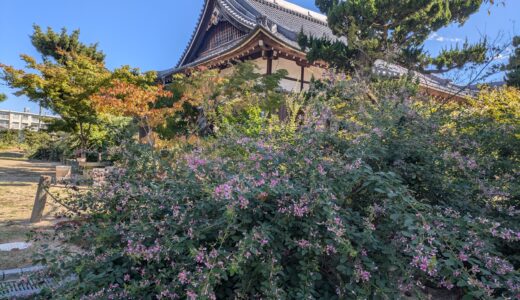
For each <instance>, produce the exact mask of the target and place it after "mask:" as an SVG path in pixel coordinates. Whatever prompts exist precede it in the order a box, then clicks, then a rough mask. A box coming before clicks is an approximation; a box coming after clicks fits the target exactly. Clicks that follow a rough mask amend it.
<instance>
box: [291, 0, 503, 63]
mask: <svg viewBox="0 0 520 300" xmlns="http://www.w3.org/2000/svg"><path fill="white" fill-rule="evenodd" d="M486 2H493V1H492V0H452V1H446V0H428V1H425V0H419V1H410V0H348V1H343V0H316V5H317V6H318V8H319V9H320V10H321V11H322V12H324V13H326V14H327V15H328V22H329V27H330V28H331V29H332V31H333V33H334V34H335V35H336V36H338V37H339V38H338V39H337V40H330V39H327V38H324V37H313V36H305V35H304V34H303V33H302V34H300V39H299V42H300V46H302V48H304V49H306V50H308V58H309V60H311V61H314V60H319V59H321V60H325V61H327V62H329V63H330V64H331V66H332V67H336V68H339V69H343V70H370V69H371V66H372V65H373V63H374V62H375V61H376V60H377V59H384V60H386V61H389V62H394V63H399V64H401V65H403V66H405V67H408V68H411V69H415V70H419V71H422V72H425V73H442V72H447V71H450V70H453V69H457V68H461V67H463V66H464V65H466V64H467V63H468V62H474V63H482V62H484V61H485V60H486V53H487V48H488V47H487V42H486V40H485V39H484V40H482V41H480V42H478V43H476V44H469V43H468V42H467V41H466V42H464V43H463V44H462V45H461V46H458V45H457V46H456V47H452V48H449V49H448V48H447V49H445V50H443V51H442V52H441V53H440V54H439V55H438V56H437V57H431V56H430V55H429V54H428V53H427V52H426V51H425V50H424V49H423V45H424V42H425V41H426V40H427V39H428V37H429V36H430V35H431V34H432V33H433V32H436V31H437V30H439V29H440V28H442V27H444V26H447V25H449V24H452V23H457V24H464V22H465V21H466V20H467V19H468V17H469V16H470V15H471V14H473V13H475V12H476V11H478V9H479V8H480V7H481V5H482V4H483V3H486Z"/></svg>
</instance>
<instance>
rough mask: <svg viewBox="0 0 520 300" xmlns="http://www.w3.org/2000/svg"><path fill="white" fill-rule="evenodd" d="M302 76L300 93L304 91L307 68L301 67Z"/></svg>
mask: <svg viewBox="0 0 520 300" xmlns="http://www.w3.org/2000/svg"><path fill="white" fill-rule="evenodd" d="M301 68H302V71H301V76H300V92H301V91H303V82H304V81H305V66H301Z"/></svg>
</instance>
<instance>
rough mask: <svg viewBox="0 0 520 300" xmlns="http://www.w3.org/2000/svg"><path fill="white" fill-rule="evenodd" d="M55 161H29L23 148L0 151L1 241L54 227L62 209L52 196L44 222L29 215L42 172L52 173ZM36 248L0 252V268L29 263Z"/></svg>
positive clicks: (14, 239)
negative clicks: (56, 217) (33, 222)
mask: <svg viewBox="0 0 520 300" xmlns="http://www.w3.org/2000/svg"><path fill="white" fill-rule="evenodd" d="M56 165H57V164H55V163H49V162H40V161H29V160H27V159H25V158H24V157H23V154H22V153H20V152H0V243H12V242H22V241H26V240H27V234H28V233H29V232H30V231H31V230H39V231H41V230H44V231H45V230H51V228H52V225H53V224H54V223H55V222H56V220H55V218H54V215H55V213H58V212H59V211H60V210H61V208H60V207H58V206H57V205H56V204H54V203H53V202H52V200H50V199H49V200H48V201H47V206H46V209H45V211H44V219H43V221H42V222H40V223H38V224H30V223H29V218H30V216H31V211H32V207H33V204H34V196H35V194H36V189H37V186H38V180H39V178H40V175H52V174H53V173H54V170H55V166H56ZM35 248H36V247H35V245H33V247H31V248H29V249H27V250H13V251H10V252H0V269H8V268H15V267H23V266H27V265H30V264H31V257H32V255H33V251H34V249H35Z"/></svg>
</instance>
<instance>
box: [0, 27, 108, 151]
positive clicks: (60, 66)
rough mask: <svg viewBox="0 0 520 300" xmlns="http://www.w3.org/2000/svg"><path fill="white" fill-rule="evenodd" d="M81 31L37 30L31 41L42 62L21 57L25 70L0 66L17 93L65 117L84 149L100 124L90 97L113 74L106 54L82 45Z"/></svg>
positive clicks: (65, 126)
mask: <svg viewBox="0 0 520 300" xmlns="http://www.w3.org/2000/svg"><path fill="white" fill-rule="evenodd" d="M78 39H79V31H74V32H73V33H72V34H70V35H67V33H66V29H63V30H62V33H61V34H60V35H57V34H56V33H55V32H54V31H52V29H48V30H47V32H45V33H44V32H42V31H41V29H40V28H39V27H38V26H35V27H34V33H33V35H32V36H31V41H32V43H33V45H34V46H35V48H36V50H37V51H38V52H39V53H40V54H41V55H42V57H43V62H38V61H37V60H36V59H35V58H33V57H31V56H29V55H24V54H23V55H21V58H22V60H23V61H24V62H25V63H26V67H25V69H16V68H14V67H12V66H8V65H3V64H0V70H2V71H3V74H2V76H1V78H2V79H3V80H4V81H6V82H7V84H8V85H9V86H10V87H11V88H13V89H15V90H16V95H24V96H27V97H28V98H29V100H31V101H34V102H37V103H39V104H40V105H41V106H42V107H44V108H46V109H50V110H52V111H54V112H55V113H57V114H58V115H60V116H61V118H62V121H60V122H61V123H62V124H61V128H62V129H64V130H66V131H68V132H71V133H74V134H75V135H76V136H77V138H78V140H79V143H80V146H81V147H82V148H86V147H87V146H88V144H89V135H90V133H91V131H92V130H93V127H94V126H96V124H97V121H98V119H97V114H96V112H95V110H94V107H93V105H92V103H91V101H90V96H91V95H93V94H94V93H96V92H97V89H98V88H99V87H100V86H102V85H103V84H104V83H105V82H106V80H107V78H108V77H109V75H110V73H109V72H108V70H107V69H106V67H105V64H104V61H103V60H104V54H103V53H102V52H100V51H98V50H97V49H96V46H95V45H94V46H86V45H84V44H82V43H80V42H79V41H78Z"/></svg>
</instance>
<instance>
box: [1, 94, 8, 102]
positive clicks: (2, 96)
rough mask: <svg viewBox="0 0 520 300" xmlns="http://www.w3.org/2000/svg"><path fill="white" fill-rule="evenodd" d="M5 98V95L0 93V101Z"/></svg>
mask: <svg viewBox="0 0 520 300" xmlns="http://www.w3.org/2000/svg"><path fill="white" fill-rule="evenodd" d="M5 100H7V95H6V94H2V93H0V102H3V101H5Z"/></svg>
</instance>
